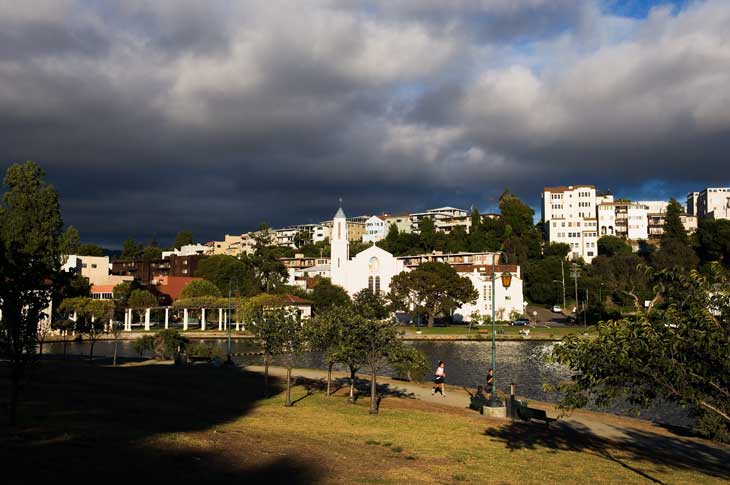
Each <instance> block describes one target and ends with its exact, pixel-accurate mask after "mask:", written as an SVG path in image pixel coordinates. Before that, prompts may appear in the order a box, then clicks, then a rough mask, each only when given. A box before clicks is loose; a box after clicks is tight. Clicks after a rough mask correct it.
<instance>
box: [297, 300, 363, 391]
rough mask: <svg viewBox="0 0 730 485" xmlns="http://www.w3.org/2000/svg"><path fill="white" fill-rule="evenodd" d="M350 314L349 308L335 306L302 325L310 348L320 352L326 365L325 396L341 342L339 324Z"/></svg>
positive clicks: (341, 327)
mask: <svg viewBox="0 0 730 485" xmlns="http://www.w3.org/2000/svg"><path fill="white" fill-rule="evenodd" d="M352 312H353V310H352V308H350V307H347V306H346V307H342V306H335V307H331V308H329V309H327V310H325V311H323V312H321V313H319V314H317V315H316V316H315V317H314V318H310V319H309V320H307V321H306V322H305V324H304V331H305V336H306V338H307V342H308V343H309V346H310V348H311V349H312V350H313V351H316V352H322V354H323V359H324V362H325V363H326V364H327V396H330V395H331V392H330V389H331V383H332V367H333V366H334V365H335V363H336V362H337V354H336V352H337V350H338V349H339V346H340V345H341V340H342V329H343V326H342V325H341V322H342V321H343V320H345V319H346V318H347V316H348V315H349V314H350V313H352Z"/></svg>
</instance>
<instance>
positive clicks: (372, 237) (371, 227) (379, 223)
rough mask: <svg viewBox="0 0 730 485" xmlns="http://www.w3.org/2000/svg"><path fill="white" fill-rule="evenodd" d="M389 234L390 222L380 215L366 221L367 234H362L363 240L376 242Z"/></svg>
mask: <svg viewBox="0 0 730 485" xmlns="http://www.w3.org/2000/svg"><path fill="white" fill-rule="evenodd" d="M387 235H388V223H387V222H386V221H385V220H384V219H382V218H380V217H378V216H372V217H370V218H369V219H368V220H367V222H366V223H365V234H363V235H362V242H364V243H370V242H372V243H376V242H378V241H382V240H383V239H385V236H387Z"/></svg>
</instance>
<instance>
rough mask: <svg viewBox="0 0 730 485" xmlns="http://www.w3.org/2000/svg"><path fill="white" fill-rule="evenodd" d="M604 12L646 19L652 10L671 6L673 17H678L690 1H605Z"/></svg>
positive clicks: (603, 4)
mask: <svg viewBox="0 0 730 485" xmlns="http://www.w3.org/2000/svg"><path fill="white" fill-rule="evenodd" d="M601 3H602V5H601V6H602V10H603V11H604V12H606V13H610V14H612V15H617V16H620V17H631V18H635V19H645V18H646V17H647V16H648V15H649V12H650V11H651V9H652V8H654V7H662V6H670V7H672V13H673V15H677V14H678V13H679V12H680V11H681V10H682V9H683V8H684V7H685V6H686V5H687V4H688V3H690V2H689V1H688V0H603V1H602V2H601Z"/></svg>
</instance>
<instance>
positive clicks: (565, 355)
mask: <svg viewBox="0 0 730 485" xmlns="http://www.w3.org/2000/svg"><path fill="white" fill-rule="evenodd" d="M650 277H651V280H652V282H653V283H654V287H655V288H656V290H657V293H656V295H655V298H654V299H653V300H652V306H651V307H650V308H649V309H648V311H647V312H646V313H643V312H642V313H641V314H640V315H639V316H637V317H634V318H631V319H624V320H619V321H608V322H606V323H604V324H601V325H599V327H598V336H597V337H596V338H584V337H581V336H579V335H571V336H568V337H566V338H565V339H563V342H562V345H559V346H557V347H556V348H555V355H556V357H557V359H558V361H559V362H561V363H563V364H565V365H567V366H568V367H569V368H570V369H571V371H572V376H573V377H572V378H571V380H570V382H567V383H563V384H562V385H561V390H562V393H563V394H562V400H561V403H560V404H561V406H562V407H563V408H566V409H571V408H575V407H583V406H586V405H587V404H589V403H590V402H592V401H595V402H596V403H598V404H599V405H605V404H609V403H610V402H611V401H612V400H613V399H615V398H618V397H626V398H628V400H629V401H630V402H631V403H633V404H635V405H637V406H639V407H645V406H648V405H649V404H650V403H652V402H653V401H654V400H656V399H657V398H659V397H661V398H664V399H668V400H672V401H675V402H678V403H680V404H683V405H691V406H695V407H697V408H698V409H700V410H702V411H703V412H704V413H707V414H709V415H712V416H715V418H716V419H717V420H719V421H720V422H721V423H722V424H723V426H724V427H725V430H727V429H728V428H727V427H728V425H729V424H730V399H728V397H730V293H728V288H729V287H730V282H729V281H728V280H727V278H726V277H725V276H724V275H723V274H722V272H720V271H719V270H718V268H717V267H715V268H714V270H713V271H712V274H711V275H710V276H703V275H701V274H700V273H699V272H697V271H691V272H690V273H689V274H688V273H686V272H684V271H682V270H679V269H673V270H663V271H659V272H650Z"/></svg>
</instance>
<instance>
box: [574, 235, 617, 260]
mask: <svg viewBox="0 0 730 485" xmlns="http://www.w3.org/2000/svg"><path fill="white" fill-rule="evenodd" d="M569 250H570V249H569ZM617 254H631V246H629V245H628V244H626V241H625V240H624V239H621V238H620V237H617V236H602V237H601V238H600V239H599V240H598V255H599V256H609V257H611V256H616V255H617Z"/></svg>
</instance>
